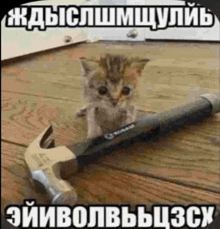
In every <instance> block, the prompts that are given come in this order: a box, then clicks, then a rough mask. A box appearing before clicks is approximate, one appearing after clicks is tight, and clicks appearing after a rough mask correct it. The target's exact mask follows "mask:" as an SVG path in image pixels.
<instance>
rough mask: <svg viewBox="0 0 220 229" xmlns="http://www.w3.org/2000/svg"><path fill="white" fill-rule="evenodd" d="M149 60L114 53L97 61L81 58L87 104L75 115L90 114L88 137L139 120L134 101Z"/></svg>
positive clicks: (84, 94) (88, 118) (88, 115)
mask: <svg viewBox="0 0 220 229" xmlns="http://www.w3.org/2000/svg"><path fill="white" fill-rule="evenodd" d="M148 61H149V60H148V59H139V58H133V59H128V58H126V57H125V56H123V55H111V54H106V55H105V56H104V57H101V58H100V60H98V61H95V60H87V59H85V58H84V59H82V61H81V64H82V69H83V97H84V99H85V100H87V102H88V105H87V106H85V107H82V108H81V109H80V110H79V111H78V112H77V113H76V115H77V116H78V117H82V116H85V115H86V116H87V124H88V135H87V138H94V137H97V136H99V135H102V134H104V133H106V132H108V131H113V130H115V129H118V128H120V127H121V126H122V125H123V124H124V125H127V124H129V123H131V122H134V121H135V120H136V109H135V106H134V104H133V102H134V98H135V95H136V94H137V90H136V87H137V83H138V78H139V77H140V76H141V73H142V70H143V69H144V66H145V64H146V63H147V62H148Z"/></svg>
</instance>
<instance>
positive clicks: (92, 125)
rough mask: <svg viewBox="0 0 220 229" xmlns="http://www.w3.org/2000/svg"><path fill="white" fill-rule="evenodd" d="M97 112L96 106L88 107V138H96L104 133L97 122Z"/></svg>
mask: <svg viewBox="0 0 220 229" xmlns="http://www.w3.org/2000/svg"><path fill="white" fill-rule="evenodd" d="M95 113H96V107H87V126H88V133H87V138H95V137H97V136H100V135H102V130H101V127H100V126H99V125H98V124H97V121H96V115H95Z"/></svg>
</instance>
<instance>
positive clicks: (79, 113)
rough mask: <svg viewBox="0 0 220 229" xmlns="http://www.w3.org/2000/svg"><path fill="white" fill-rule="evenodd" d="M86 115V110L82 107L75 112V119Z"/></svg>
mask: <svg viewBox="0 0 220 229" xmlns="http://www.w3.org/2000/svg"><path fill="white" fill-rule="evenodd" d="M86 113H87V108H85V107H82V108H81V109H79V110H78V111H76V114H75V115H76V117H77V118H81V117H85V116H86Z"/></svg>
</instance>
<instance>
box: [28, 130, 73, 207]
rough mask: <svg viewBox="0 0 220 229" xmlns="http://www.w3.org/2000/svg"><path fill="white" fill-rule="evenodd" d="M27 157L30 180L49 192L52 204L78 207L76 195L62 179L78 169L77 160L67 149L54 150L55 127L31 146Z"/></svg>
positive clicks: (55, 148) (56, 148) (44, 133)
mask: <svg viewBox="0 0 220 229" xmlns="http://www.w3.org/2000/svg"><path fill="white" fill-rule="evenodd" d="M24 158H25V162H26V164H27V165H28V167H29V169H30V173H31V178H32V179H33V181H35V182H36V183H37V184H39V185H40V186H43V187H44V189H45V190H46V191H47V192H48V193H49V195H50V197H51V203H52V204H69V205H73V204H75V202H76V200H77V194H76V192H75V190H74V188H73V187H72V186H71V185H70V184H69V183H68V182H67V181H65V180H63V179H66V178H68V177H70V176H71V175H72V174H73V173H74V172H75V171H76V170H77V162H76V157H75V154H74V153H73V152H72V151H70V150H69V149H68V148H67V147H65V146H59V147H55V138H54V136H53V127H52V126H49V127H47V128H46V129H45V130H44V131H43V132H42V133H41V134H40V135H39V136H38V137H37V138H36V139H35V140H34V141H33V142H32V143H31V144H30V145H29V147H28V148H27V150H26V152H25V155H24ZM62 171H63V172H62Z"/></svg>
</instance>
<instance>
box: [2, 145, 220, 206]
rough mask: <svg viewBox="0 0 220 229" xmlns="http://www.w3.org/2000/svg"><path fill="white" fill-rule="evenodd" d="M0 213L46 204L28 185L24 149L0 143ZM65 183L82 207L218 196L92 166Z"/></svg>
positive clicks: (206, 200)
mask: <svg viewBox="0 0 220 229" xmlns="http://www.w3.org/2000/svg"><path fill="white" fill-rule="evenodd" d="M1 150H2V161H3V162H4V163H3V166H2V168H1V174H2V210H3V209H4V208H5V207H6V206H7V205H9V204H22V202H23V199H36V200H37V202H38V203H39V204H48V203H49V198H48V196H47V195H43V194H41V193H38V192H37V191H36V190H35V189H34V187H33V186H32V185H31V182H30V180H29V174H28V169H27V166H26V164H25V163H24V158H23V154H24V152H25V150H26V148H25V147H21V146H16V145H12V144H8V143H4V142H3V143H2V148H1ZM69 182H70V183H71V184H72V185H73V186H74V187H75V189H76V191H77V193H78V196H79V198H78V203H83V204H97V203H98V204H100V203H103V204H113V203H114V204H125V203H126V204H130V205H131V206H134V205H136V204H146V205H148V206H151V205H152V204H158V203H160V204H174V203H178V204H184V205H188V204H191V203H194V204H195V203H197V204H199V203H200V204H205V203H209V204H216V205H218V203H219V195H218V194H217V193H212V192H208V191H204V190H200V189H196V188H189V187H184V186H182V185H177V184H173V183H170V182H166V181H161V180H158V179H154V178H149V177H145V176H141V175H137V174H132V173H128V172H124V171H120V170H117V169H113V168H109V167H108V166H104V165H100V164H99V163H93V164H90V165H88V166H87V167H85V168H84V170H83V171H79V172H78V173H77V174H76V175H75V176H73V177H72V178H71V179H70V180H69Z"/></svg>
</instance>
